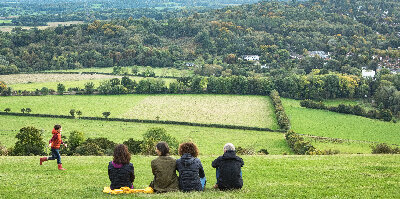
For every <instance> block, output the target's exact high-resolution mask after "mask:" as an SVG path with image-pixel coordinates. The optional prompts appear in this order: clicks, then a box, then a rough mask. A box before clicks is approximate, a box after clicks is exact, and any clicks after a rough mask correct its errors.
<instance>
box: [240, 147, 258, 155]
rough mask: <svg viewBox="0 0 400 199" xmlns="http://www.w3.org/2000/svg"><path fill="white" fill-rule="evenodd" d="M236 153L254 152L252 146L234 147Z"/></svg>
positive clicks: (249, 153)
mask: <svg viewBox="0 0 400 199" xmlns="http://www.w3.org/2000/svg"><path fill="white" fill-rule="evenodd" d="M236 153H237V154H238V155H254V154H256V152H255V151H254V149H253V148H244V147H240V146H239V147H236Z"/></svg>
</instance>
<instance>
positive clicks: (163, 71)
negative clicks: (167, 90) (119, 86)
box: [46, 66, 193, 77]
mask: <svg viewBox="0 0 400 199" xmlns="http://www.w3.org/2000/svg"><path fill="white" fill-rule="evenodd" d="M137 67H138V70H139V74H140V73H141V72H142V71H144V70H145V69H146V66H137ZM122 68H123V69H124V70H127V71H128V73H129V74H132V68H133V67H122ZM153 70H154V73H155V75H156V76H172V77H182V76H183V75H189V74H193V71H192V70H190V69H175V68H153ZM46 72H97V73H112V72H113V67H105V68H80V69H68V70H48V71H46Z"/></svg>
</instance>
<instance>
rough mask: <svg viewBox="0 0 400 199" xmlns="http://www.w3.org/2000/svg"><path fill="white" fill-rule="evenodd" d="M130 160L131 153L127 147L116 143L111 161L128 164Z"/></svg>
mask: <svg viewBox="0 0 400 199" xmlns="http://www.w3.org/2000/svg"><path fill="white" fill-rule="evenodd" d="M130 161H131V154H130V153H129V151H128V147H126V146H125V145H124V144H118V145H117V146H115V149H114V159H113V162H114V163H116V164H129V162H130Z"/></svg>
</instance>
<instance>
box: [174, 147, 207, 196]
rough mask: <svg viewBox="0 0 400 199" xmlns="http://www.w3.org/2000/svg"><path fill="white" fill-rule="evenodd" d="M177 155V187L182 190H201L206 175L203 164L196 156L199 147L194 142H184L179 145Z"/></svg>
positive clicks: (204, 183)
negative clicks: (178, 156) (178, 157)
mask: <svg viewBox="0 0 400 199" xmlns="http://www.w3.org/2000/svg"><path fill="white" fill-rule="evenodd" d="M178 151H179V155H181V158H180V159H178V160H176V169H177V170H178V172H179V189H180V190H182V191H203V190H204V187H205V185H206V176H205V174H204V170H203V165H202V164H201V161H200V160H199V159H198V158H197V156H198V155H199V149H198V148H197V146H196V145H195V144H194V143H191V142H186V143H182V144H180V145H179V150H178Z"/></svg>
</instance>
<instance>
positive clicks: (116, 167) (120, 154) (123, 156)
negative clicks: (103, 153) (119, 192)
mask: <svg viewBox="0 0 400 199" xmlns="http://www.w3.org/2000/svg"><path fill="white" fill-rule="evenodd" d="M130 161H131V154H130V153H129V151H128V147H126V146H125V145H123V144H119V145H117V146H116V147H115V149H114V158H113V161H111V162H110V163H109V164H108V177H109V178H110V181H111V185H110V188H111V189H119V188H121V187H129V188H131V189H133V184H132V183H133V181H134V180H135V172H134V168H133V164H132V163H130Z"/></svg>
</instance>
